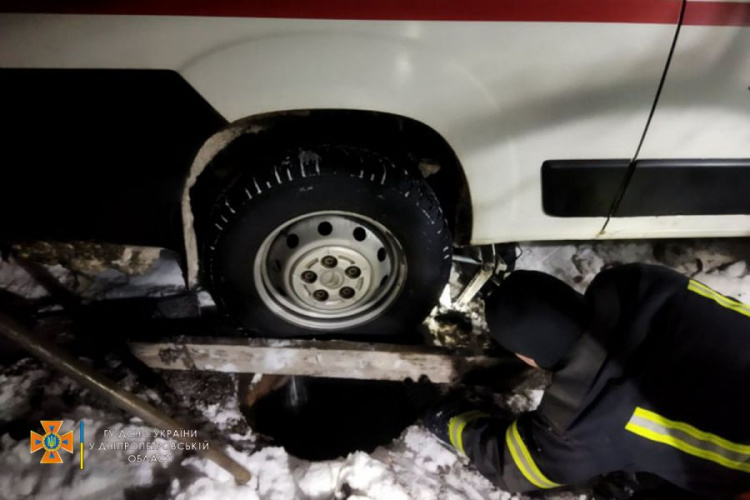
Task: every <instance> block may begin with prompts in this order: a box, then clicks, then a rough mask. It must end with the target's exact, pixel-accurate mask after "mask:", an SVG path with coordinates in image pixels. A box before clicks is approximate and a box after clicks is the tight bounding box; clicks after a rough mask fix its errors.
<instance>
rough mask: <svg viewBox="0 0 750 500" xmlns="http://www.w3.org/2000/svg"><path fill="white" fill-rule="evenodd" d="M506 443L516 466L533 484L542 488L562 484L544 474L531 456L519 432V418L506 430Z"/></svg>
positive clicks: (555, 486)
mask: <svg viewBox="0 0 750 500" xmlns="http://www.w3.org/2000/svg"><path fill="white" fill-rule="evenodd" d="M505 445H506V446H507V447H508V451H510V456H511V457H513V462H515V464H516V467H518V470H520V471H521V474H523V477H525V478H526V479H527V480H528V481H529V482H530V483H531V484H533V485H534V486H536V487H537V488H542V489H549V488H557V487H559V486H562V485H561V484H557V483H555V482H553V481H551V480H549V479H548V478H547V476H545V475H544V474H542V471H541V470H540V469H539V467H538V466H537V465H536V462H534V459H533V458H532V457H531V453H529V449H528V448H527V447H526V444H525V443H524V442H523V439H521V434H520V433H519V432H518V420H516V421H515V422H513V423H512V424H510V425H509V426H508V430H507V431H506V432H505Z"/></svg>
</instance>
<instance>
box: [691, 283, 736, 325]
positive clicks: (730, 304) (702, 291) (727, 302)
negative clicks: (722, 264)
mask: <svg viewBox="0 0 750 500" xmlns="http://www.w3.org/2000/svg"><path fill="white" fill-rule="evenodd" d="M688 290H690V291H691V292H693V293H697V294H698V295H701V296H703V297H705V298H707V299H711V300H713V301H714V302H716V303H717V304H719V305H720V306H721V307H724V308H726V309H730V310H732V311H734V312H738V313H740V314H742V315H744V316H747V317H749V318H750V306H747V305H745V304H743V303H742V302H737V301H736V300H733V299H730V298H729V297H724V296H723V295H722V294H720V293H719V292H717V291H716V290H712V289H711V288H709V287H707V286H706V285H704V284H703V283H700V282H698V281H695V280H690V283H688Z"/></svg>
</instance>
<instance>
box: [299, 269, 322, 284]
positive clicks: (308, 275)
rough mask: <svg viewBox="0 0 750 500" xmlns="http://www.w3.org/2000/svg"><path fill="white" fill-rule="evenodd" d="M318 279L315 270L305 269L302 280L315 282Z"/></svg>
mask: <svg viewBox="0 0 750 500" xmlns="http://www.w3.org/2000/svg"><path fill="white" fill-rule="evenodd" d="M316 279H318V275H317V274H315V272H313V271H305V272H303V273H302V281H304V282H305V283H314V282H315V280H316Z"/></svg>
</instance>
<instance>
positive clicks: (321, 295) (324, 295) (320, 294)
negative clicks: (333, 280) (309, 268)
mask: <svg viewBox="0 0 750 500" xmlns="http://www.w3.org/2000/svg"><path fill="white" fill-rule="evenodd" d="M313 298H314V299H315V300H318V301H320V302H323V301H325V300H328V292H326V291H325V290H315V291H314V292H313Z"/></svg>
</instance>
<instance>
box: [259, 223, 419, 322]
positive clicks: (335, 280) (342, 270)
mask: <svg viewBox="0 0 750 500" xmlns="http://www.w3.org/2000/svg"><path fill="white" fill-rule="evenodd" d="M406 273H407V266H406V257H405V255H404V251H403V248H402V247H401V244H400V243H399V241H398V239H397V238H396V237H395V236H394V235H393V233H391V232H390V231H389V230H388V229H387V228H386V227H385V226H383V225H382V224H380V223H378V222H377V221H375V220H373V219H371V218H369V217H365V216H362V215H359V214H355V213H351V212H343V211H324V212H315V213H310V214H306V215H303V216H300V217H296V218H294V219H291V220H289V221H286V222H284V223H283V224H281V225H279V226H278V227H277V228H276V229H274V230H273V231H272V232H271V233H270V234H269V235H268V236H267V237H266V239H265V240H264V241H263V243H262V244H261V247H260V249H259V250H258V253H257V254H256V256H255V260H254V265H253V275H254V276H253V277H254V280H255V286H256V289H257V290H258V293H259V295H260V298H261V300H262V301H263V303H264V304H265V305H266V306H267V307H268V308H269V309H270V310H271V311H272V312H273V313H275V314H276V315H277V316H279V317H281V318H282V319H284V320H285V321H287V322H289V323H292V324H294V325H297V326H300V327H304V328H309V329H315V330H341V329H346V328H353V327H356V326H359V325H361V324H364V323H366V322H369V321H371V320H373V319H375V318H377V317H379V316H380V315H382V314H383V312H385V311H386V310H387V309H388V307H389V306H390V305H391V304H393V302H394V301H395V300H396V298H397V297H398V296H399V294H400V293H401V291H402V289H403V287H404V283H405V281H406Z"/></svg>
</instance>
